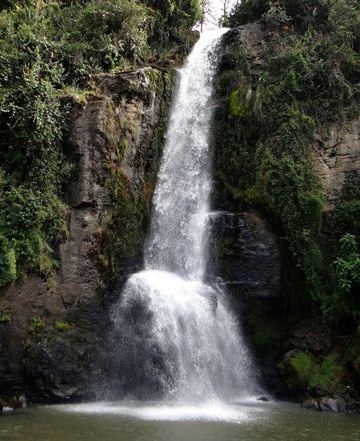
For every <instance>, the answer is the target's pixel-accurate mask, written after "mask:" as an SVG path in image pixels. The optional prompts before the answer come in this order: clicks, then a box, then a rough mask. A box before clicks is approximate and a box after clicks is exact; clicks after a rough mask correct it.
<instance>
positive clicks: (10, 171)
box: [0, 0, 201, 287]
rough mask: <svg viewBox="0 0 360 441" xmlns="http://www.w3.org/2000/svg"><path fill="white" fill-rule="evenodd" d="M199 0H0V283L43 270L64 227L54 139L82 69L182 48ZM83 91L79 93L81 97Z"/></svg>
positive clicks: (89, 72) (83, 86) (84, 80)
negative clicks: (154, 0) (166, 49)
mask: <svg viewBox="0 0 360 441" xmlns="http://www.w3.org/2000/svg"><path fill="white" fill-rule="evenodd" d="M200 12H201V2H200V1H197V0H183V1H181V2H172V1H163V2H153V1H151V0H143V1H140V0H135V1H130V0H89V1H82V0H78V1H75V0H74V1H69V0H46V1H45V0H26V1H17V0H8V1H6V2H2V3H1V6H0V134H1V135H0V287H1V286H5V285H7V284H8V283H10V282H12V281H14V280H16V279H19V278H20V279H21V278H23V277H24V276H25V274H26V273H27V272H29V271H37V272H39V273H40V274H42V275H44V276H46V277H48V276H49V275H51V273H52V272H53V271H54V269H55V268H56V248H57V245H58V243H59V241H61V240H63V239H64V238H65V237H66V235H67V212H68V210H67V207H66V205H65V204H64V202H63V199H64V198H63V193H64V188H65V187H66V183H67V181H68V179H69V177H70V174H71V167H70V165H69V163H68V161H67V159H66V157H65V155H64V152H63V149H62V143H63V139H64V136H65V135H66V130H67V126H68V116H69V111H70V104H69V103H70V102H71V100H69V99H65V98H66V97H67V96H71V97H73V98H75V99H76V100H77V101H79V100H80V101H84V99H85V100H86V94H87V92H86V91H87V90H88V89H89V88H90V87H91V86H90V83H89V82H90V79H91V77H92V76H93V75H94V74H96V73H99V72H113V71H118V70H124V69H132V68H134V67H136V66H142V65H144V64H145V63H147V62H149V61H152V62H157V61H159V60H160V59H163V58H164V57H165V56H166V54H165V53H164V52H162V49H163V48H164V47H165V46H166V45H167V44H168V43H169V44H170V43H171V44H173V45H174V46H175V45H178V46H186V42H188V40H189V38H190V37H189V34H190V28H191V26H192V25H193V24H194V23H195V22H196V20H197V19H198V18H199V16H200ZM84 97H85V98H84Z"/></svg>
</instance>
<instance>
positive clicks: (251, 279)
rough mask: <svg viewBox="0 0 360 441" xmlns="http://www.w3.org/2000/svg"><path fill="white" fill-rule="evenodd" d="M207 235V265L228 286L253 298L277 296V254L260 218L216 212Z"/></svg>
mask: <svg viewBox="0 0 360 441" xmlns="http://www.w3.org/2000/svg"><path fill="white" fill-rule="evenodd" d="M211 233H212V234H211V237H212V239H211V243H210V249H211V263H210V265H211V266H212V267H213V272H214V273H215V274H216V275H218V276H220V277H221V278H222V279H223V282H224V283H225V284H226V285H227V286H228V287H231V288H234V289H236V290H239V291H242V292H246V294H248V295H251V296H256V297H276V296H278V295H279V286H280V256H279V251H278V247H277V243H276V237H275V236H274V234H273V233H272V232H271V230H270V229H269V226H268V225H267V223H266V222H265V221H264V220H263V219H261V218H260V217H258V216H256V215H254V214H250V213H236V214H234V213H227V212H220V213H217V214H215V215H213V216H212V218H211Z"/></svg>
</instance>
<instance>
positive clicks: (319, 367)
mask: <svg viewBox="0 0 360 441" xmlns="http://www.w3.org/2000/svg"><path fill="white" fill-rule="evenodd" d="M281 368H282V369H283V370H286V371H287V376H288V381H289V385H290V386H291V387H293V388H299V389H308V390H317V391H321V392H323V393H326V392H335V391H336V390H337V388H338V386H339V384H340V383H341V379H342V376H343V368H342V366H341V365H340V364H339V361H338V359H337V356H336V355H334V354H330V355H328V356H326V357H324V358H323V359H316V358H314V357H313V356H312V355H310V354H309V353H307V352H296V353H295V354H293V356H292V357H291V358H290V360H289V362H288V364H284V363H283V364H282V366H281Z"/></svg>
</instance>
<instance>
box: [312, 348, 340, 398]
mask: <svg viewBox="0 0 360 441" xmlns="http://www.w3.org/2000/svg"><path fill="white" fill-rule="evenodd" d="M342 375H343V368H342V366H341V365H340V364H339V363H338V361H337V358H336V356H335V355H332V354H330V355H329V356H327V357H325V359H324V360H323V361H322V363H321V364H319V365H316V366H315V367H314V369H313V371H312V373H311V376H310V378H309V386H310V387H311V388H317V389H321V390H322V391H324V392H327V391H333V390H335V389H336V386H337V385H338V384H339V383H340V381H341V378H342Z"/></svg>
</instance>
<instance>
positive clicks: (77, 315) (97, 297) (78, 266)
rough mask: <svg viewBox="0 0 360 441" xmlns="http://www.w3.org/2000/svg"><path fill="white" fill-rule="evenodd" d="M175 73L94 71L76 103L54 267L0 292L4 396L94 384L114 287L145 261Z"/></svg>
mask: <svg viewBox="0 0 360 441" xmlns="http://www.w3.org/2000/svg"><path fill="white" fill-rule="evenodd" d="M173 77H174V75H173V71H171V70H166V69H164V70H158V69H153V68H145V69H141V70H138V71H134V72H128V73H118V74H106V75H105V74H104V75H98V76H96V77H95V78H94V91H93V92H92V93H91V94H90V95H89V96H88V97H87V100H86V102H82V103H77V104H76V105H75V106H74V110H73V113H72V117H71V127H70V129H69V138H68V139H67V141H66V143H65V146H64V150H65V153H66V155H67V156H68V158H69V160H70V162H71V163H72V165H73V177H72V180H71V183H70V185H69V188H68V189H67V191H66V202H67V204H68V207H69V213H68V229H69V233H68V238H67V239H66V240H65V241H64V242H63V243H60V244H59V248H58V261H59V267H58V270H57V271H56V274H54V275H53V276H52V277H50V278H49V279H47V280H45V279H43V278H41V277H40V276H37V275H35V274H33V275H29V276H28V277H27V279H26V280H25V281H24V282H23V283H17V284H13V285H12V286H10V287H9V288H8V289H6V290H5V291H3V292H2V293H1V294H0V311H2V312H3V318H4V320H2V322H1V323H0V391H1V394H2V395H14V394H21V393H23V391H26V393H27V396H28V397H29V398H30V399H34V400H48V401H54V400H66V399H82V398H89V397H92V396H94V395H96V394H98V393H99V391H101V383H102V381H103V380H104V366H106V353H105V351H104V347H105V341H104V339H105V335H106V329H107V326H108V307H109V304H110V303H111V298H112V295H111V292H112V290H113V289H114V287H117V288H119V287H121V284H122V283H123V281H124V280H125V279H126V276H127V274H128V273H129V272H132V271H133V270H134V269H136V268H138V267H140V266H141V263H142V254H141V253H142V243H143V236H144V234H145V230H146V225H147V220H148V213H149V206H150V200H151V195H152V191H153V188H154V182H153V181H154V176H155V177H156V171H157V166H158V161H159V158H160V155H161V149H162V143H163V136H164V131H165V127H166V117H167V110H168V106H169V103H170V98H171V93H172V86H173ZM135 202H136V204H137V205H136V206H137V207H138V209H136V210H134V209H130V208H131V207H132V206H133V205H135ZM129 207H130V208H129ZM119 219H120V220H119ZM134 226H136V227H134ZM134 228H135V229H134ZM130 236H131V238H132V239H133V238H134V237H135V236H136V240H127V237H130ZM117 295H118V294H117ZM4 312H6V315H5V314H4Z"/></svg>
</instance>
